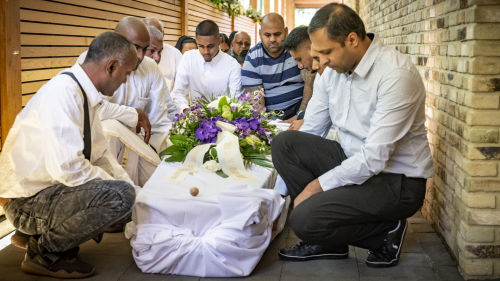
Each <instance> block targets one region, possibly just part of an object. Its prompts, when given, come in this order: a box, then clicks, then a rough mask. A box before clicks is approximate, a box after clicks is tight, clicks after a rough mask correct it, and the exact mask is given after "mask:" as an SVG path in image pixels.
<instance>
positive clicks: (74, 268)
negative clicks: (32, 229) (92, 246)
mask: <svg viewBox="0 0 500 281" xmlns="http://www.w3.org/2000/svg"><path fill="white" fill-rule="evenodd" d="M54 257H56V258H55V259H54ZM21 269H22V270H23V271H24V272H27V273H31V274H36V275H44V276H50V277H55V278H63V279H73V278H85V277H89V276H92V275H93V274H94V272H95V268H94V267H93V266H91V265H90V264H88V263H86V262H84V261H81V260H80V259H78V248H74V249H71V250H68V251H66V252H64V253H57V254H56V253H51V254H41V253H40V250H39V248H38V242H37V241H36V240H35V239H34V238H33V237H30V239H29V243H28V249H27V251H26V255H25V256H24V260H23V262H22V263H21Z"/></svg>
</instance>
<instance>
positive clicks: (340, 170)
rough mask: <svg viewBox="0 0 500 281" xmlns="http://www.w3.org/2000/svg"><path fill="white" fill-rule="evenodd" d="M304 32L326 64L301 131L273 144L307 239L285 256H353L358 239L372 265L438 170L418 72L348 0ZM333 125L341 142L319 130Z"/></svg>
mask: <svg viewBox="0 0 500 281" xmlns="http://www.w3.org/2000/svg"><path fill="white" fill-rule="evenodd" d="M308 31H309V35H310V38H311V42H312V49H313V50H315V51H317V52H318V56H319V59H320V62H321V64H323V63H324V64H326V65H327V66H328V68H327V69H326V70H325V71H324V72H323V75H322V76H321V79H320V81H319V83H318V86H317V88H315V91H314V95H313V96H312V98H311V101H310V102H309V105H308V108H307V111H306V114H305V117H304V120H305V121H304V124H303V125H302V127H301V128H300V131H286V132H283V133H280V134H279V135H278V136H276V138H274V139H273V142H272V158H273V163H274V166H275V167H276V169H277V170H278V173H279V174H280V175H281V176H282V177H283V179H284V181H285V183H286V185H287V187H288V191H289V192H290V195H291V196H292V199H294V204H295V208H294V210H293V212H292V214H291V216H290V219H289V222H290V226H291V228H292V229H293V230H294V232H295V233H296V234H297V236H298V237H299V238H301V239H302V242H301V243H300V244H298V245H295V246H293V247H291V248H288V249H282V250H280V253H279V255H280V257H281V258H282V259H285V260H295V261H303V260H311V259H318V258H329V259H338V258H347V257H348V245H354V246H357V247H361V248H367V249H369V254H368V257H367V258H366V264H367V265H368V266H372V267H387V266H394V265H396V264H397V263H398V261H399V256H400V253H401V245H402V243H403V238H404V234H405V232H406V227H407V221H406V218H407V217H410V216H412V215H413V214H414V213H415V212H416V211H418V210H419V208H420V207H421V206H422V203H423V200H424V196H425V185H426V179H427V178H429V177H431V176H432V175H433V164H432V157H431V154H430V149H429V145H428V141H427V137H426V131H425V125H424V122H425V112H424V108H425V89H424V86H423V83H422V80H421V77H420V75H419V73H418V71H417V70H416V68H415V66H414V65H413V64H412V63H411V60H410V59H409V58H408V57H406V56H404V55H402V54H401V53H399V52H397V51H396V50H394V49H393V48H390V47H386V46H384V45H383V44H382V43H381V42H380V41H379V40H378V38H377V37H376V36H375V35H374V34H366V32H365V29H364V24H363V22H362V21H361V19H360V18H359V16H358V15H357V14H356V13H355V12H354V11H353V10H351V9H350V8H349V7H347V6H345V5H342V4H335V3H332V4H328V5H326V6H324V7H323V8H321V9H320V10H319V11H318V12H317V13H316V14H315V15H314V17H313V19H312V20H311V23H310V24H309V29H308ZM330 123H331V124H332V126H333V128H334V129H338V131H339V140H340V143H338V142H336V141H331V140H327V139H324V138H322V137H321V135H322V134H323V133H324V131H325V130H326V128H327V126H328V125H329V124H330Z"/></svg>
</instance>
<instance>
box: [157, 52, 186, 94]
mask: <svg viewBox="0 0 500 281" xmlns="http://www.w3.org/2000/svg"><path fill="white" fill-rule="evenodd" d="M181 58H182V53H181V52H180V51H179V50H177V48H176V47H174V46H171V45H169V44H163V51H162V52H161V59H160V63H158V67H159V68H160V71H161V73H163V77H164V78H165V81H166V82H167V87H168V91H169V93H171V92H172V90H173V89H174V81H175V73H176V72H177V66H179V63H180V62H181Z"/></svg>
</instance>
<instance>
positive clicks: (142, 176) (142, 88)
mask: <svg viewBox="0 0 500 281" xmlns="http://www.w3.org/2000/svg"><path fill="white" fill-rule="evenodd" d="M115 32H117V33H119V34H121V35H123V36H124V37H125V38H127V39H128V40H129V41H130V42H132V44H134V46H135V47H136V50H137V66H136V68H135V69H134V71H133V72H132V73H131V74H130V76H129V77H128V79H127V81H126V82H125V83H123V84H122V85H121V86H120V87H119V88H118V89H117V90H116V91H115V93H114V94H113V95H112V96H111V97H110V98H109V102H107V103H106V102H103V104H102V105H101V107H100V108H99V116H100V117H101V120H107V119H115V120H118V121H120V122H121V123H122V124H124V125H126V126H128V127H131V128H134V127H133V125H132V124H130V120H132V119H131V118H132V116H134V115H136V114H137V113H136V110H135V109H139V110H142V111H144V112H145V113H146V114H147V116H148V118H149V121H150V123H151V138H150V139H149V144H150V146H151V147H153V148H154V150H156V152H158V153H159V152H161V151H162V150H163V149H165V148H166V140H167V137H168V133H169V130H170V127H171V122H170V120H169V117H168V115H169V114H171V115H172V116H173V115H174V114H175V113H177V110H176V109H175V107H174V106H173V103H170V104H168V103H169V101H170V102H171V99H170V96H169V92H168V88H167V85H166V83H165V81H164V79H163V75H162V73H161V72H160V70H159V68H158V65H157V64H156V62H155V61H154V60H152V59H150V58H149V57H145V54H146V50H147V48H148V46H149V43H150V42H149V33H148V30H147V27H146V25H145V24H144V23H143V22H142V21H141V20H139V19H137V18H134V17H125V18H123V19H122V20H121V21H120V22H119V23H118V24H117V26H116V28H115ZM85 56H86V53H83V54H82V55H80V57H79V58H78V62H79V63H82V62H83V61H84V59H85ZM113 103H114V104H118V105H123V106H122V107H116V106H115V105H114V104H113ZM145 133H146V137H145V140H146V142H148V141H147V140H148V136H149V132H147V131H146V132H145ZM109 139H110V147H111V149H112V153H113V154H114V155H116V156H117V159H118V161H119V162H124V161H125V160H124V159H126V161H127V162H126V163H122V165H124V166H125V170H126V171H127V173H128V174H129V176H130V177H131V178H132V180H133V181H134V182H135V183H136V184H137V185H140V186H143V185H144V183H145V182H146V181H147V180H148V179H149V177H150V176H151V174H152V173H153V172H154V170H155V169H156V166H155V165H153V164H151V163H150V162H148V161H146V160H145V159H144V158H142V157H139V156H138V154H137V153H135V152H134V151H129V150H128V148H127V147H125V145H124V144H123V143H121V141H119V140H118V138H116V137H110V138H109ZM126 154H128V157H124V156H125V155H126Z"/></svg>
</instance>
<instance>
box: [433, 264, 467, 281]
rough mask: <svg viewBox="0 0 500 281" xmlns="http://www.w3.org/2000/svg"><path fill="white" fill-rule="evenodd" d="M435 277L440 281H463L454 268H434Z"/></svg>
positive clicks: (447, 266)
mask: <svg viewBox="0 0 500 281" xmlns="http://www.w3.org/2000/svg"><path fill="white" fill-rule="evenodd" d="M434 271H435V273H436V276H437V278H438V279H439V280H441V281H463V280H464V279H463V278H462V276H461V275H460V273H459V272H458V269H457V267H456V266H452V265H439V266H436V267H435V268H434Z"/></svg>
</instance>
